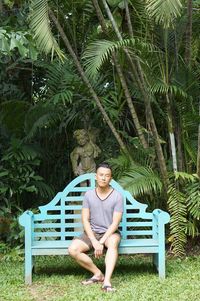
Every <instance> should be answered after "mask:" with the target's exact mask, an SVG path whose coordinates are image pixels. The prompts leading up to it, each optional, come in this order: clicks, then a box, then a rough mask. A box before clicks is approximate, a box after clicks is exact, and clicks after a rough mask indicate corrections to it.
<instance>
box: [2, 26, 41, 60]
mask: <svg viewBox="0 0 200 301" xmlns="http://www.w3.org/2000/svg"><path fill="white" fill-rule="evenodd" d="M0 49H1V53H0V58H3V56H12V55H14V54H15V51H18V53H19V55H20V56H21V57H22V58H30V59H32V60H36V59H37V55H38V52H37V49H36V47H35V44H34V41H33V39H32V36H31V34H30V32H28V31H25V30H24V31H20V30H19V31H13V30H12V28H10V27H9V26H7V27H5V26H4V27H0Z"/></svg>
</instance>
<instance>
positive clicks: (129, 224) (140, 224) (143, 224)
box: [126, 222, 153, 227]
mask: <svg viewBox="0 0 200 301" xmlns="http://www.w3.org/2000/svg"><path fill="white" fill-rule="evenodd" d="M126 226H127V227H152V226H153V222H126Z"/></svg>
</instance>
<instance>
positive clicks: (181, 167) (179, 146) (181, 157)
mask: <svg viewBox="0 0 200 301" xmlns="http://www.w3.org/2000/svg"><path fill="white" fill-rule="evenodd" d="M176 125H177V126H176V131H175V132H176V140H177V160H178V170H179V171H184V170H185V160H184V154H183V147H182V139H181V127H180V121H179V120H177V122H176Z"/></svg>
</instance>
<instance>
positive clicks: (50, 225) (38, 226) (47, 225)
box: [34, 223, 82, 229]
mask: <svg viewBox="0 0 200 301" xmlns="http://www.w3.org/2000/svg"><path fill="white" fill-rule="evenodd" d="M61 226H62V227H64V228H77V227H82V224H81V223H73V224H72V223H70V224H67V223H64V224H61V223H40V224H36V223H35V224H34V228H35V229H43V228H61Z"/></svg>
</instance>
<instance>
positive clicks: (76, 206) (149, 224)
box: [32, 173, 158, 240]
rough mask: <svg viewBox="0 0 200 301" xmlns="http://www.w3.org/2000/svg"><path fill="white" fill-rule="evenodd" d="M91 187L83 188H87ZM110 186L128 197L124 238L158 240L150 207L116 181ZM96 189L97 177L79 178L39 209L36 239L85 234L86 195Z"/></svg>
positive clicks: (35, 218) (123, 230) (122, 229)
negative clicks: (84, 203)
mask: <svg viewBox="0 0 200 301" xmlns="http://www.w3.org/2000/svg"><path fill="white" fill-rule="evenodd" d="M86 184H87V186H83V185H86ZM110 185H111V186H112V187H113V188H114V189H116V190H118V191H119V192H120V193H121V194H122V195H123V198H124V214H123V218H122V222H121V223H120V230H121V233H122V238H124V239H127V238H144V237H145V238H156V236H157V233H158V231H157V230H156V229H155V227H154V218H153V215H154V214H153V213H152V212H151V213H148V212H146V208H147V205H145V204H141V203H139V202H138V201H136V200H135V199H134V198H133V197H132V195H131V194H130V193H129V192H128V191H125V190H124V189H123V188H122V187H121V186H120V185H119V184H118V183H117V182H116V181H114V180H112V181H111V183H110ZM94 188H95V174H94V173H91V174H84V175H81V176H79V177H77V178H75V179H74V180H73V181H72V182H71V183H69V184H68V185H67V186H66V188H65V189H64V190H63V191H62V192H59V193H57V195H56V196H55V197H54V199H53V200H52V201H51V202H50V203H48V204H47V205H44V206H41V207H39V209H40V213H39V214H34V215H33V219H32V226H33V229H34V235H33V239H34V240H44V239H45V240H52V239H56V240H71V239H72V238H73V237H74V236H77V235H79V234H80V233H81V232H82V224H81V209H82V201H83V197H84V193H85V192H86V191H87V190H89V189H94Z"/></svg>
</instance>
